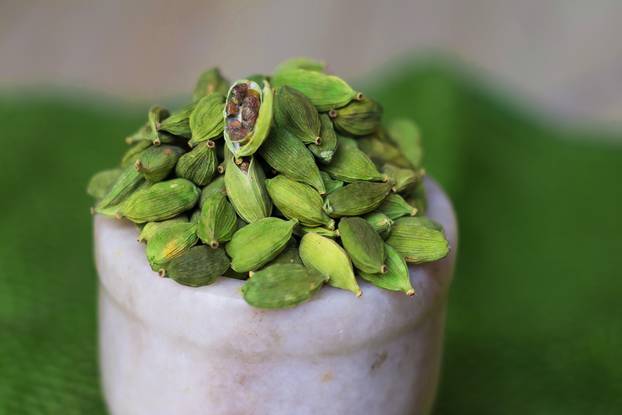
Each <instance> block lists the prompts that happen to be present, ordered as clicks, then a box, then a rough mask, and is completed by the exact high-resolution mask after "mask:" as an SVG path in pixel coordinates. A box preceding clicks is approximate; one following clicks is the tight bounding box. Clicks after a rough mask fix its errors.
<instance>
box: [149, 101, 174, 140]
mask: <svg viewBox="0 0 622 415" xmlns="http://www.w3.org/2000/svg"><path fill="white" fill-rule="evenodd" d="M169 115H171V113H170V112H169V110H167V109H166V108H164V107H160V106H158V105H154V106H152V107H151V108H149V112H148V113H147V124H149V128H148V130H147V131H148V134H149V137H150V140H151V141H152V142H153V143H154V144H156V145H159V143H160V142H161V140H160V137H159V135H158V131H159V130H160V124H161V123H162V121H164V120H165V119H167V118H168V117H169Z"/></svg>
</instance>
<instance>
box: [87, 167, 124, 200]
mask: <svg viewBox="0 0 622 415" xmlns="http://www.w3.org/2000/svg"><path fill="white" fill-rule="evenodd" d="M122 172H123V170H121V169H110V170H104V171H100V172H99V173H97V174H95V175H94V176H93V177H91V180H89V184H88V185H87V186H86V193H88V194H89V195H90V196H91V197H94V198H95V199H101V198H103V197H104V196H106V195H107V194H108V192H109V191H110V189H111V188H112V186H113V185H114V184H115V183H116V181H117V179H118V178H119V176H120V175H121V173H122Z"/></svg>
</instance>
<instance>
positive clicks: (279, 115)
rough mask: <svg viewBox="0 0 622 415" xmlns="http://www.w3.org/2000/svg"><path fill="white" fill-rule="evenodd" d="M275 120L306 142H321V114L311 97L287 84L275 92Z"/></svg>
mask: <svg viewBox="0 0 622 415" xmlns="http://www.w3.org/2000/svg"><path fill="white" fill-rule="evenodd" d="M274 122H275V123H276V126H277V127H278V128H283V129H285V130H287V131H289V132H290V133H291V134H292V135H293V136H294V137H296V138H298V139H299V140H301V141H302V142H303V143H305V144H311V143H313V144H320V116H319V114H318V112H317V110H316V109H315V107H314V106H313V104H312V103H311V101H309V99H308V98H307V97H306V96H304V95H303V94H302V93H301V92H299V91H297V90H295V89H294V88H290V87H288V86H287V85H285V86H282V87H280V88H278V89H277V90H276V92H275V94H274Z"/></svg>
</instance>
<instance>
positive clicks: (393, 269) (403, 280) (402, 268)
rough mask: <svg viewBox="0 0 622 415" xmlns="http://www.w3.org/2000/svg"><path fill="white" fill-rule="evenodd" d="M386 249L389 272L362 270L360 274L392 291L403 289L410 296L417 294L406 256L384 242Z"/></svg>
mask: <svg viewBox="0 0 622 415" xmlns="http://www.w3.org/2000/svg"><path fill="white" fill-rule="evenodd" d="M384 250H385V253H386V265H387V272H386V273H384V274H370V273H366V272H360V273H359V275H360V276H361V277H362V278H363V279H364V280H366V281H368V282H370V283H372V284H373V285H375V286H376V287H379V288H384V289H385V290H391V291H402V292H404V293H406V295H408V296H413V295H415V289H414V288H413V286H412V284H411V282H410V273H409V272H408V265H407V264H406V261H404V258H402V256H401V255H400V254H399V253H398V252H397V251H396V250H395V249H393V248H392V247H391V245H388V244H384Z"/></svg>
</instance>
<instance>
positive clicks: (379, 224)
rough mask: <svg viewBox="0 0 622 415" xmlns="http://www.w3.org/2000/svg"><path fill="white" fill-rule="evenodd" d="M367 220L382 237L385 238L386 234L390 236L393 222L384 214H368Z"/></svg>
mask: <svg viewBox="0 0 622 415" xmlns="http://www.w3.org/2000/svg"><path fill="white" fill-rule="evenodd" d="M389 196H391V195H389ZM365 220H366V221H367V223H369V224H370V225H371V227H372V228H374V230H375V231H376V232H378V234H379V235H380V236H384V235H385V234H386V235H387V236H388V234H389V232H391V226H392V225H393V220H392V219H391V218H390V217H388V216H387V215H385V214H384V213H382V212H377V211H376V212H372V213H368V214H367V215H365Z"/></svg>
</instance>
